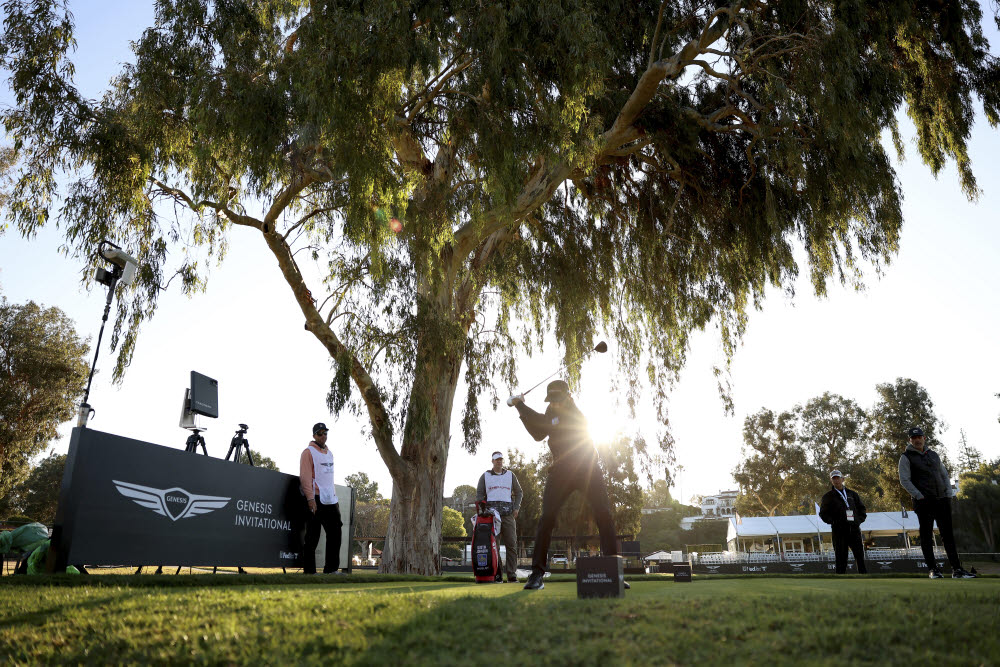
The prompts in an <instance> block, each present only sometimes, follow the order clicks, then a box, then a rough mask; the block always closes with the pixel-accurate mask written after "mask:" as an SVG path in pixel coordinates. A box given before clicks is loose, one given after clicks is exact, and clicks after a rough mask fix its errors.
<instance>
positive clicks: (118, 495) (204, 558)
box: [48, 428, 354, 571]
mask: <svg viewBox="0 0 1000 667" xmlns="http://www.w3.org/2000/svg"><path fill="white" fill-rule="evenodd" d="M337 491H338V495H339V494H341V492H346V493H344V494H343V497H338V500H339V501H340V510H341V516H342V519H343V522H344V533H345V535H344V539H343V542H344V544H345V545H348V544H350V535H351V527H352V525H353V514H354V507H353V498H352V492H351V490H350V489H349V488H347V487H342V486H338V488H337ZM307 511H308V508H307V507H306V504H305V500H304V499H303V497H302V494H301V492H300V491H299V479H298V477H296V476H293V475H286V474H284V473H281V472H276V471H274V470H265V469H263V468H255V467H253V466H249V465H245V464H240V463H234V462H231V461H224V460H221V459H215V458H211V457H208V456H203V455H199V454H192V453H188V452H184V451H181V450H178V449H173V448H170V447H161V446H159V445H154V444H150V443H148V442H142V441H140V440H133V439H130V438H123V437H120V436H117V435H112V434H110V433H103V432H101V431H95V430H93V429H87V428H75V429H73V436H72V440H71V441H70V447H69V455H68V457H67V459H66V471H65V473H64V475H63V481H62V487H61V489H60V492H59V508H58V510H57V512H56V521H55V525H54V526H53V535H52V538H53V539H52V546H53V549H51V553H50V559H49V563H48V564H49V566H50V568H51V569H50V571H61V570H62V568H64V567H65V566H66V564H67V563H81V564H88V565H89V564H95V565H101V564H115V565H159V564H164V565H224V566H234V565H240V566H256V567H301V565H302V563H301V555H302V536H303V530H304V527H305V519H306V512H307ZM342 562H343V563H344V565H345V567H349V565H350V561H349V560H347V561H343V560H342Z"/></svg>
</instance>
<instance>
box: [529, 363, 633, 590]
mask: <svg viewBox="0 0 1000 667" xmlns="http://www.w3.org/2000/svg"><path fill="white" fill-rule="evenodd" d="M545 400H546V402H548V404H549V406H548V408H546V410H545V414H539V413H537V412H535V411H534V410H532V409H531V408H529V407H528V406H527V405H525V404H524V396H523V394H522V395H518V396H513V397H512V399H511V403H512V404H513V405H514V407H516V408H517V411H518V413H520V415H521V421H522V422H524V428H526V429H527V430H528V433H529V434H530V435H531V437H532V438H534V439H535V440H536V441H540V440H542V439H543V438H548V439H549V449H551V450H552V459H553V461H552V467H551V468H549V476H548V479H546V480H545V492H544V493H543V494H542V518H541V519H540V520H539V521H538V531H537V532H536V533H535V556H534V558H533V559H532V562H531V576H530V577H528V583H527V584H525V585H524V588H525V590H538V589H540V588H544V587H545V584H544V583H542V577H544V576H545V562H546V557H547V556H548V551H549V540H551V538H552V529H553V528H554V527H555V524H556V515H557V514H558V513H559V508H560V507H562V504H563V502H565V500H566V498H568V497H569V494H571V493H572V492H573V491H575V490H577V489H579V490H580V491H581V492H583V493H584V494H585V495H586V497H587V501H588V502H589V503H590V509H591V511H593V513H594V521H596V522H597V527H598V529H599V530H600V532H601V551H602V553H603V555H605V556H617V555H618V545H617V542H616V540H615V523H614V520H613V519H612V518H611V503H610V502H609V500H608V487H607V485H606V484H605V483H604V473H602V472H601V468H600V466H598V461H597V450H596V449H594V445H593V443H592V442H591V440H590V436H589V435H588V434H587V420H586V419H585V418H584V416H583V413H581V412H580V409H579V408H577V407H576V403H574V402H573V399H572V397H570V395H569V385H568V384H566V383H565V382H563V381H562V380H556V381H555V382H550V383H549V384H548V386H547V387H546V393H545ZM625 588H629V585H628V584H627V583H626V584H625Z"/></svg>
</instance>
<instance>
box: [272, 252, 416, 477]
mask: <svg viewBox="0 0 1000 667" xmlns="http://www.w3.org/2000/svg"><path fill="white" fill-rule="evenodd" d="M264 241H265V242H266V243H267V246H268V248H270V250H271V253H272V254H273V255H274V257H275V258H276V259H277V260H278V267H279V269H280V270H281V273H282V275H283V276H284V278H285V282H287V283H288V286H289V287H291V288H292V294H293V295H294V296H295V300H296V301H297V302H298V304H299V308H300V309H301V310H302V314H303V315H305V318H306V329H307V330H308V331H309V332H310V333H312V334H313V335H314V336H315V337H316V339H317V340H319V342H320V343H322V344H323V347H325V348H326V350H327V353H328V354H329V355H330V357H331V358H332V359H336V360H338V361H339V360H344V359H346V360H347V363H348V364H350V369H351V379H352V380H354V384H355V385H356V386H357V387H358V390H359V391H360V392H361V397H362V399H363V400H364V403H365V407H366V408H367V409H368V418H369V420H370V421H371V424H372V436H373V437H374V439H375V446H376V448H377V449H378V451H379V454H380V455H381V456H382V460H383V461H384V462H385V465H386V467H387V468H388V469H389V473H390V474H391V475H392V477H393V479H399V478H401V477H402V476H405V475H406V473H407V470H406V464H405V462H404V461H403V460H402V458H401V457H400V456H399V452H397V451H396V448H395V446H394V445H393V443H392V422H391V420H390V419H389V415H388V413H387V412H386V409H385V406H384V405H383V404H382V397H381V394H380V392H379V390H378V387H377V386H376V385H375V381H374V380H372V378H371V375H369V373H368V371H367V369H365V367H364V366H363V365H362V364H361V362H360V361H358V359H357V357H356V356H355V355H354V354H353V353H352V352H351V351H350V350H349V349H348V348H347V346H346V345H344V344H343V342H341V340H340V339H339V338H338V337H337V334H336V333H334V331H333V329H331V328H330V327H329V326H328V325H327V323H326V322H324V321H323V317H322V316H321V315H320V313H319V310H317V309H316V305H315V303H314V302H313V299H312V294H311V293H310V291H309V289H308V288H307V287H306V282H305V279H304V278H303V276H302V273H301V272H300V271H299V267H298V265H297V264H296V263H295V259H294V258H293V257H292V252H291V248H290V247H289V246H288V244H287V243H285V240H284V239H283V238H282V237H281V236H280V235H278V234H274V233H265V234H264Z"/></svg>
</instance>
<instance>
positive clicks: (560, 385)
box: [545, 380, 569, 403]
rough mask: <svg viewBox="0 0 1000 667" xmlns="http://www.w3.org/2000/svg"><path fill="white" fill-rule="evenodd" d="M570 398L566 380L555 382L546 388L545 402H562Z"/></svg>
mask: <svg viewBox="0 0 1000 667" xmlns="http://www.w3.org/2000/svg"><path fill="white" fill-rule="evenodd" d="M567 396H569V385H568V384H566V381H565V380H553V381H552V382H550V383H549V384H548V386H547V387H545V402H546V403H549V402H551V401H554V400H562V399H564V398H566V397H567Z"/></svg>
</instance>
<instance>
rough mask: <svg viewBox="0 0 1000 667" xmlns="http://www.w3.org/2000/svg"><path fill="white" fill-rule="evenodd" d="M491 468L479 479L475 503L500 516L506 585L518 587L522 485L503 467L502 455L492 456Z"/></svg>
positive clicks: (510, 471)
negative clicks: (518, 534) (504, 553)
mask: <svg viewBox="0 0 1000 667" xmlns="http://www.w3.org/2000/svg"><path fill="white" fill-rule="evenodd" d="M492 459H493V467H492V468H490V469H489V470H487V471H486V472H484V473H483V474H482V476H481V477H480V478H479V484H478V486H477V487H476V502H480V503H482V502H485V503H486V506H487V507H491V508H493V509H495V510H496V511H497V512H499V513H500V537H501V538H503V545H504V547H505V548H506V549H507V583H508V584H515V583H517V513H518V512H519V511H520V510H521V498H522V497H523V495H524V494H523V493H522V491H521V483H520V482H518V481H517V475H515V474H514V471H513V470H509V469H507V468H504V467H503V454H502V453H500V452H493V457H492Z"/></svg>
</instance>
